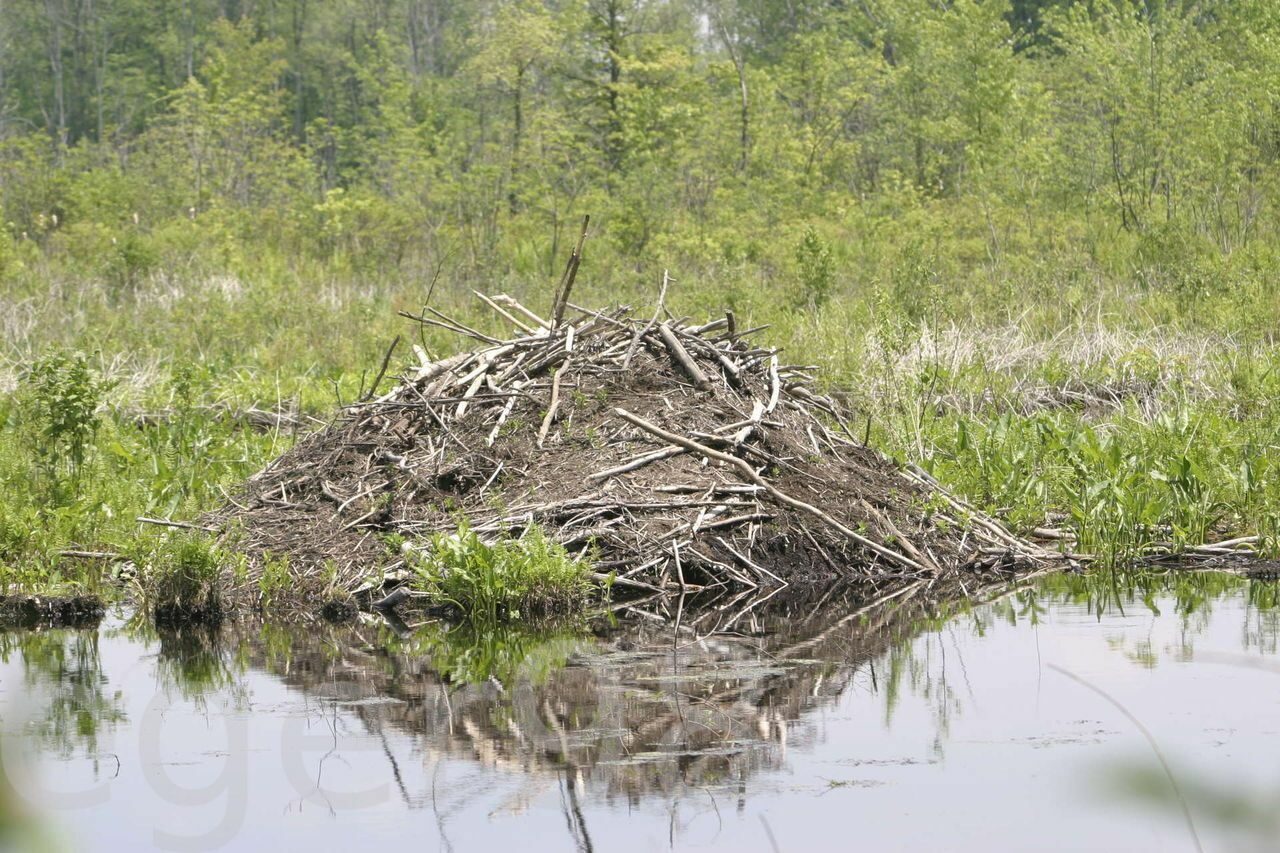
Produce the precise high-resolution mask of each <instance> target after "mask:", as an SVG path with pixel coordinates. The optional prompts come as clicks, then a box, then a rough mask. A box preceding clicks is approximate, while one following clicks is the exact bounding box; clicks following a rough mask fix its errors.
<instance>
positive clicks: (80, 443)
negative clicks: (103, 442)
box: [19, 352, 111, 505]
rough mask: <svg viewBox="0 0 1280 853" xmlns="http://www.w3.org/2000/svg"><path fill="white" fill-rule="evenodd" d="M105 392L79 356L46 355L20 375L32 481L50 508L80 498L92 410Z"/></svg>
mask: <svg viewBox="0 0 1280 853" xmlns="http://www.w3.org/2000/svg"><path fill="white" fill-rule="evenodd" d="M110 388H111V383H109V382H106V381H104V380H102V379H101V378H100V377H99V376H98V375H97V373H96V372H95V371H94V370H93V368H92V367H90V365H89V359H88V357H87V356H86V355H85V354H84V353H81V352H54V353H51V354H50V355H47V356H45V357H44V358H41V359H39V360H38V361H36V362H35V363H34V364H33V365H31V368H30V369H29V370H28V371H27V372H26V374H25V375H24V376H23V377H22V381H21V388H20V398H19V417H20V418H21V419H22V420H23V421H24V422H25V425H26V426H27V428H28V431H29V433H30V434H31V438H32V439H33V446H32V453H33V454H34V459H35V467H36V472H37V475H38V480H39V482H40V484H41V486H42V487H43V488H44V490H45V493H46V495H47V496H48V498H49V499H50V500H51V501H52V503H54V504H55V505H62V504H65V503H66V502H67V501H68V500H70V499H72V498H75V497H78V496H79V494H80V489H81V483H82V475H83V473H84V469H85V467H86V464H87V463H88V461H89V456H90V453H91V451H92V449H93V442H94V437H95V436H96V435H97V432H98V427H99V425H100V423H101V419H100V417H99V415H98V407H99V406H100V405H101V403H102V398H103V395H104V394H105V393H106V392H107V391H108V390H109V389H110Z"/></svg>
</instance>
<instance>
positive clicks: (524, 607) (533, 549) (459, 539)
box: [407, 525, 597, 623]
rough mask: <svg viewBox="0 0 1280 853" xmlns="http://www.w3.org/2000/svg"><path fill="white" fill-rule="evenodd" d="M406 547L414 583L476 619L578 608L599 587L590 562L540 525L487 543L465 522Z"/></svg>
mask: <svg viewBox="0 0 1280 853" xmlns="http://www.w3.org/2000/svg"><path fill="white" fill-rule="evenodd" d="M407 552H408V553H410V554H412V555H413V565H414V568H415V570H416V576H415V579H414V586H415V587H416V588H417V589H418V590H420V591H423V592H426V593H428V594H430V595H431V596H433V597H436V598H438V599H440V600H441V601H445V602H448V603H449V604H451V605H453V606H455V607H457V608H458V610H460V611H461V612H463V613H465V614H466V615H467V616H468V617H469V618H470V619H471V620H472V621H478V622H490V623H492V622H498V621H502V620H512V619H514V620H518V619H522V618H526V617H536V616H543V615H547V614H552V613H572V612H575V611H580V610H581V609H582V608H584V607H585V606H586V605H587V603H588V601H589V600H590V596H591V594H592V592H593V590H595V589H596V588H597V584H596V582H595V581H594V580H593V579H592V574H591V568H590V564H589V563H588V562H586V561H584V560H575V559H574V558H572V557H571V556H569V554H568V552H567V551H565V549H564V548H563V546H561V545H559V544H557V543H555V542H553V541H551V540H550V539H548V538H547V536H546V535H545V534H544V533H543V532H542V531H541V530H540V529H539V528H538V527H536V526H532V527H530V528H529V529H528V530H526V531H525V532H524V534H523V535H522V536H520V537H519V538H500V539H498V540H497V541H495V542H493V543H489V542H485V541H484V540H482V539H481V538H480V537H479V536H478V535H477V534H476V533H475V531H473V530H471V529H470V528H469V527H467V526H465V525H463V526H461V527H460V528H459V529H458V531H457V532H456V533H443V534H437V535H435V536H432V537H431V539H430V541H429V544H428V546H427V547H426V548H422V549H417V548H413V547H412V546H410V548H409V549H408V551H407Z"/></svg>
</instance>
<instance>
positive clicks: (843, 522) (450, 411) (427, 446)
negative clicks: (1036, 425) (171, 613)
mask: <svg viewBox="0 0 1280 853" xmlns="http://www.w3.org/2000/svg"><path fill="white" fill-rule="evenodd" d="M480 298H482V299H484V300H485V302H486V303H487V304H488V305H490V306H491V307H492V308H493V309H494V310H495V311H497V312H498V313H499V314H500V315H501V316H502V317H503V320H504V322H505V323H509V324H510V326H511V327H512V328H513V329H514V330H515V331H516V333H517V336H516V337H513V338H510V339H507V340H500V339H497V338H494V337H492V336H489V335H486V334H484V333H482V332H479V331H477V330H474V329H470V328H468V327H466V326H464V325H463V324H461V323H458V322H457V321H454V320H452V319H450V318H448V317H446V316H444V315H443V314H440V313H439V312H435V311H430V310H429V311H428V316H423V317H416V318H413V319H415V320H417V321H419V322H422V323H427V324H431V325H436V326H444V327H446V328H449V329H452V330H453V331H456V332H457V333H459V334H461V335H464V336H466V337H468V338H471V339H473V340H475V341H478V342H479V345H478V348H477V349H474V350H473V351H469V352H464V353H461V354H458V355H455V356H452V357H450V358H446V359H443V360H440V361H434V362H433V361H430V360H428V359H427V358H426V354H425V353H423V352H421V351H419V356H420V358H421V359H422V363H421V364H420V366H418V367H417V368H416V369H413V370H411V371H409V372H408V373H407V374H406V375H404V376H403V377H402V378H401V380H400V381H399V383H398V384H397V385H396V387H395V389H394V390H393V391H391V392H390V393H388V394H386V395H384V396H382V397H379V398H377V399H372V400H368V401H365V402H362V403H360V404H357V405H354V406H351V407H348V408H347V409H346V410H345V411H344V413H343V414H342V415H341V417H340V418H339V419H338V420H337V421H336V422H335V423H334V424H333V425H332V426H330V427H328V428H327V429H324V430H322V431H320V432H318V433H316V434H314V435H312V436H310V437H309V438H306V439H304V440H303V441H301V442H300V443H299V444H297V445H296V446H295V447H294V448H293V449H292V450H290V451H289V452H287V453H285V454H284V455H283V456H281V457H280V458H279V459H277V460H276V461H275V462H273V463H272V464H271V465H270V466H269V467H267V468H266V469H265V470H264V471H262V472H261V473H259V474H257V475H256V476H254V477H253V478H252V479H251V480H250V481H249V482H248V483H247V484H246V486H245V488H244V490H243V492H242V494H240V495H239V496H237V498H236V500H235V501H233V502H232V503H231V504H230V505H229V506H228V507H227V508H226V510H225V511H224V512H223V513H222V514H221V515H220V516H219V517H218V519H217V521H218V522H219V523H220V525H221V526H222V527H223V529H224V530H226V531H228V533H227V534H226V535H227V536H229V537H230V536H234V537H235V540H234V541H235V546H236V547H237V548H239V549H240V550H242V551H244V552H245V553H247V554H249V555H250V558H251V559H250V563H251V568H250V571H249V572H248V575H247V576H246V575H244V574H243V573H242V574H241V575H240V577H239V578H238V579H237V580H236V582H235V583H234V584H232V585H233V586H234V587H236V588H237V589H239V591H241V592H243V593H245V594H247V595H250V596H252V595H253V594H254V590H255V589H257V588H258V584H257V582H258V579H259V578H260V577H261V575H262V573H263V571H264V566H267V565H269V564H272V563H274V564H275V565H276V566H278V565H280V563H279V559H280V558H286V557H287V558H288V566H289V572H290V581H289V587H290V591H291V592H292V593H294V594H296V595H298V596H308V597H310V598H311V600H313V601H315V600H319V599H320V598H321V597H322V596H332V594H333V593H334V592H335V591H337V592H348V593H351V592H356V591H358V590H366V591H367V590H369V589H371V588H372V587H376V586H378V585H381V584H382V583H383V582H384V581H385V580H387V579H391V580H392V581H394V580H395V579H396V578H397V577H398V574H397V573H398V572H403V571H404V570H405V549H406V548H414V547H429V546H428V545H427V544H426V543H427V542H428V537H429V536H430V535H431V534H435V533H439V532H448V531H452V530H455V529H457V528H458V527H459V525H462V524H465V525H467V526H469V527H470V529H471V530H472V531H474V532H476V533H478V534H480V535H481V536H482V537H491V538H497V537H502V536H519V535H521V534H522V533H523V532H524V531H525V530H527V529H529V528H530V526H532V525H537V526H538V527H540V528H541V529H542V531H543V532H544V533H545V534H546V535H547V536H549V537H550V538H551V539H553V540H555V541H556V542H559V543H560V544H562V545H563V546H564V547H565V548H567V549H568V550H569V552H570V553H571V554H575V555H582V556H583V557H589V558H590V559H591V560H592V563H593V567H594V569H595V571H597V572H598V573H601V574H602V575H604V574H608V575H612V576H614V577H616V584H617V587H616V588H615V592H619V591H622V589H621V588H631V589H643V590H650V591H656V590H679V589H696V588H706V587H711V586H739V587H753V586H754V587H761V588H766V587H776V586H781V585H784V584H786V583H788V582H791V581H795V580H797V579H801V580H810V581H821V580H827V579H832V578H844V579H852V580H868V581H880V580H904V579H917V578H937V577H944V576H945V577H956V576H959V577H960V578H961V579H963V577H964V576H965V573H972V572H987V573H989V572H991V571H1016V570H1018V569H1020V568H1027V567H1033V566H1035V565H1038V564H1042V563H1044V562H1046V561H1051V560H1054V559H1056V557H1055V555H1053V554H1051V553H1049V552H1046V551H1044V550H1042V549H1041V548H1039V547H1037V546H1035V545H1033V544H1032V543H1029V542H1026V541H1023V540H1020V539H1018V538H1016V537H1014V536H1012V535H1011V534H1010V533H1009V532H1008V531H1007V530H1005V529H1004V528H1003V527H1002V526H1001V525H1000V524H999V523H997V522H996V521H994V520H992V519H990V518H987V517H984V516H982V515H981V514H979V513H977V512H976V511H974V510H973V509H972V508H971V507H968V506H967V505H965V504H963V502H961V501H959V500H957V499H956V498H954V497H953V496H951V495H949V494H947V493H946V492H945V491H943V490H942V489H941V488H939V487H938V485H937V484H936V483H934V482H932V481H931V480H930V479H929V478H928V477H927V475H925V474H923V472H919V471H912V470H904V469H902V468H900V467H898V466H896V465H895V464H893V463H892V462H890V461H889V460H887V459H886V458H885V457H883V456H882V455H880V454H879V453H877V452H876V451H874V450H873V449H871V448H869V447H866V446H864V445H863V443H862V442H861V441H860V440H859V439H858V437H857V436H856V435H854V434H853V433H852V432H851V431H850V430H849V429H848V428H847V427H846V426H844V423H845V420H844V418H843V417H842V413H841V411H840V409H839V407H838V406H837V404H836V403H835V402H833V401H832V400H831V399H830V398H828V397H825V396H823V395H822V394H820V393H818V392H817V391H816V390H814V386H813V384H812V382H811V377H810V374H811V368H806V367H795V366H784V365H783V364H781V363H780V361H779V358H778V352H777V351H775V350H773V349H770V348H768V347H764V346H761V345H759V344H757V343H754V342H753V341H752V334H753V333H754V332H755V331H757V330H746V331H739V330H738V329H737V328H736V327H735V322H734V318H733V317H732V315H727V316H726V317H724V318H721V319H718V320H715V321H713V322H710V323H705V324H702V325H690V324H688V323H686V322H684V321H682V320H679V319H676V318H672V317H667V318H666V319H661V318H662V312H661V311H660V312H659V313H658V314H657V315H655V316H654V317H653V318H644V317H640V318H637V317H634V316H632V314H631V313H630V312H629V311H628V310H627V309H617V310H613V311H610V312H608V313H599V312H594V311H589V310H586V309H580V308H575V307H573V306H569V305H567V304H565V305H562V306H561V309H560V313H561V316H560V318H559V320H551V321H547V320H543V319H542V318H540V317H538V316H536V315H534V314H533V313H532V312H530V311H529V310H527V309H526V308H524V307H523V306H521V305H519V304H518V303H515V302H514V301H513V300H511V299H509V298H506V297H496V298H494V299H489V298H487V297H480ZM565 315H567V316H565ZM266 570H267V571H271V569H270V568H268V569H266Z"/></svg>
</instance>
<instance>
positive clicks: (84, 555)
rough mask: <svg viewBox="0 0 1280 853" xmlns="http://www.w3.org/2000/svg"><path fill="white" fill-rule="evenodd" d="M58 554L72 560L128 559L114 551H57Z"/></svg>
mask: <svg viewBox="0 0 1280 853" xmlns="http://www.w3.org/2000/svg"><path fill="white" fill-rule="evenodd" d="M58 556H59V557H67V558H70V559H73V560H109V561H111V562H120V561H122V560H127V559H129V558H128V557H126V556H124V555H123V554H117V553H116V552H115V551H59V552H58Z"/></svg>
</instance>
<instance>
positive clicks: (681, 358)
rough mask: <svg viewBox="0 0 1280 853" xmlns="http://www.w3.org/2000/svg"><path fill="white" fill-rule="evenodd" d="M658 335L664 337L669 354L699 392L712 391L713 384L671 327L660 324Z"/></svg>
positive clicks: (663, 340)
mask: <svg viewBox="0 0 1280 853" xmlns="http://www.w3.org/2000/svg"><path fill="white" fill-rule="evenodd" d="M658 334H659V335H661V336H662V342H663V343H664V344H666V346H667V352H669V353H671V357H672V358H674V359H675V360H676V361H677V362H678V363H679V364H680V367H681V368H683V370H684V372H685V373H686V374H688V376H689V379H691V380H692V381H693V386H694V387H695V388H697V389H698V390H699V391H710V390H711V383H710V382H709V381H708V380H707V376H706V374H705V373H703V372H702V369H701V368H699V367H698V364H697V362H695V361H694V360H693V358H692V357H691V356H690V355H689V351H688V350H686V349H685V348H684V344H682V343H680V339H679V338H677V337H676V335H675V332H673V331H671V327H670V326H668V325H667V324H666V323H659V324H658Z"/></svg>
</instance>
